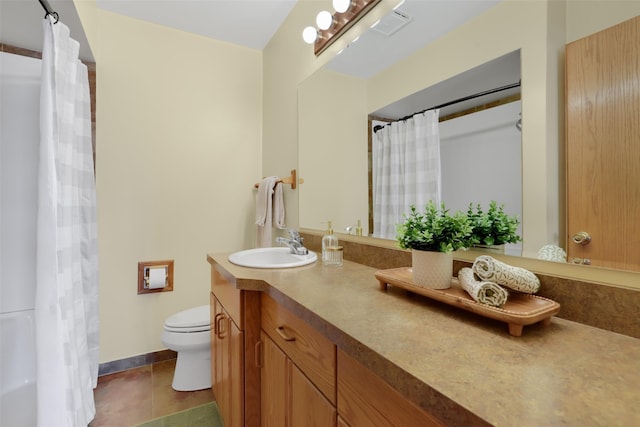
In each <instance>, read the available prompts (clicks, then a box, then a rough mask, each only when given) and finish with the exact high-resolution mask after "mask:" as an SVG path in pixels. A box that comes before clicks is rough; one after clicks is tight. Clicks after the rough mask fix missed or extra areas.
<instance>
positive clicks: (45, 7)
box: [38, 0, 60, 24]
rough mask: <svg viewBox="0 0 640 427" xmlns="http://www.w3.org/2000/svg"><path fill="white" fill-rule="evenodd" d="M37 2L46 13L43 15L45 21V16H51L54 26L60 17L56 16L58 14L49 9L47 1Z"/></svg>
mask: <svg viewBox="0 0 640 427" xmlns="http://www.w3.org/2000/svg"><path fill="white" fill-rule="evenodd" d="M38 2H40V5H41V6H42V8H43V9H44V11H45V12H46V13H45V14H44V17H45V19H46V18H47V16H49V15H51V16H53V17H54V18H55V19H56V22H54V24H57V23H58V21H59V20H60V17H59V16H58V12H56V11H55V10H53V8H51V5H50V4H49V2H48V1H47V0H38Z"/></svg>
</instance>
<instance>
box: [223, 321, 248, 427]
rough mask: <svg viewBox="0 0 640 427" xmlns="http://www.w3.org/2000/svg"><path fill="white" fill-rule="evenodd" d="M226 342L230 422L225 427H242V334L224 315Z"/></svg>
mask: <svg viewBox="0 0 640 427" xmlns="http://www.w3.org/2000/svg"><path fill="white" fill-rule="evenodd" d="M226 319H227V331H228V335H227V337H226V340H227V342H228V347H227V350H228V352H229V353H228V356H227V361H228V376H227V380H228V385H229V389H228V391H229V396H230V402H229V409H230V412H231V422H230V423H229V424H226V426H227V427H244V334H243V332H242V331H241V330H240V328H238V325H236V324H235V322H234V321H233V320H232V319H231V317H230V316H229V313H226Z"/></svg>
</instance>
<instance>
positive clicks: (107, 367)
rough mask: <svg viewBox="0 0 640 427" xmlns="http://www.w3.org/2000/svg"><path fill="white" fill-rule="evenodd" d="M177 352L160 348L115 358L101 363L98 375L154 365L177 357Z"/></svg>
mask: <svg viewBox="0 0 640 427" xmlns="http://www.w3.org/2000/svg"><path fill="white" fill-rule="evenodd" d="M177 354H178V353H176V352H175V351H173V350H160V351H154V352H151V353H146V354H140V355H138V356H132V357H127V358H126V359H120V360H113V361H111V362H105V363H101V364H100V366H99V367H98V376H99V377H101V376H103V375H109V374H113V373H115V372H121V371H126V370H127V369H133V368H138V367H140V366H145V365H152V364H154V363H157V362H164V361H165V360H171V359H175V358H176V357H177Z"/></svg>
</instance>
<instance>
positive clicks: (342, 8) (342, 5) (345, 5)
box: [333, 0, 351, 13]
mask: <svg viewBox="0 0 640 427" xmlns="http://www.w3.org/2000/svg"><path fill="white" fill-rule="evenodd" d="M350 6H351V0H333V8H334V9H335V11H336V12H338V13H344V12H346V11H347V10H349V7H350Z"/></svg>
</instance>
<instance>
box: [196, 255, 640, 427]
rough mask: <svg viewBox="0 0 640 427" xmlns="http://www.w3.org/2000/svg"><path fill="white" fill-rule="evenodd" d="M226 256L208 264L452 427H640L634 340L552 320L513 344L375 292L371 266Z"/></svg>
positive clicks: (493, 331) (443, 309)
mask: <svg viewBox="0 0 640 427" xmlns="http://www.w3.org/2000/svg"><path fill="white" fill-rule="evenodd" d="M227 256H228V254H210V255H208V257H207V259H208V260H209V262H210V263H211V264H212V266H214V268H216V269H217V270H218V271H219V272H220V273H221V274H223V275H224V276H225V277H226V278H227V279H228V280H229V281H230V282H232V283H235V286H236V287H237V288H238V289H245V290H256V291H263V292H267V293H268V294H269V295H270V296H272V297H273V298H274V299H276V300H277V301H278V302H279V303H280V304H282V305H283V306H285V307H287V308H288V309H290V310H291V311H293V312H294V313H296V314H297V315H298V316H300V317H301V318H303V319H304V320H306V321H307V322H308V323H310V324H311V325H312V326H314V327H315V328H316V329H318V330H319V331H321V332H322V333H324V334H325V335H326V336H327V337H328V338H329V339H331V340H332V341H333V342H335V343H336V344H337V346H338V348H340V349H342V350H344V351H345V352H346V353H348V354H349V355H351V356H352V357H354V358H355V359H357V360H359V361H360V362H361V363H363V364H364V365H365V366H367V367H368V368H369V369H371V370H372V371H373V372H375V373H376V374H377V375H378V376H380V377H381V378H382V379H384V380H385V381H386V382H388V383H389V384H391V385H392V386H393V387H395V388H396V389H397V390H399V391H400V392H401V393H403V394H404V395H405V396H406V397H407V398H409V399H410V400H412V401H414V402H415V403H416V404H418V405H419V406H421V407H423V408H425V409H426V410H428V411H429V412H431V413H433V414H434V415H436V416H438V417H439V418H441V419H442V420H443V421H445V422H446V423H447V424H449V425H465V426H471V425H496V426H515V425H517V426H535V427H538V426H542V425H545V426H553V425H567V426H636V425H640V411H639V410H638V408H640V340H639V339H636V338H632V337H629V336H626V335H621V334H617V333H614V332H609V331H605V330H602V329H597V328H593V327H590V326H586V325H583V324H580V323H576V322H571V321H568V320H564V319H561V318H558V317H553V318H552V319H551V324H550V325H547V326H542V325H540V324H535V325H531V326H525V327H524V331H523V334H522V336H520V337H514V336H511V335H509V332H508V330H507V325H506V324H505V323H502V322H498V321H493V320H491V319H486V318H483V317H481V316H478V315H475V314H473V313H469V312H466V311H463V310H460V309H457V308H455V307H451V306H448V305H446V304H443V303H439V302H437V301H432V300H430V299H428V298H425V297H422V296H419V295H415V294H408V293H407V292H406V291H404V290H402V289H398V288H394V287H392V286H390V287H389V289H388V290H387V291H381V290H380V289H379V284H378V281H377V280H376V278H375V276H374V273H375V272H376V269H374V268H371V267H367V266H364V265H361V264H356V263H353V262H349V261H345V262H344V265H343V266H341V267H324V266H323V265H322V263H321V262H316V263H314V264H312V265H309V266H304V267H298V268H291V269H280V270H268V269H264V270H262V269H251V268H244V267H239V266H237V265H234V264H231V263H230V262H229V261H228V260H227ZM560 310H562V308H561V309H560Z"/></svg>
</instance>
